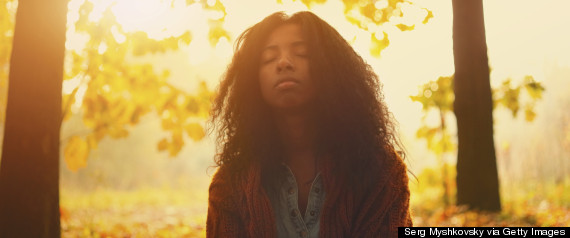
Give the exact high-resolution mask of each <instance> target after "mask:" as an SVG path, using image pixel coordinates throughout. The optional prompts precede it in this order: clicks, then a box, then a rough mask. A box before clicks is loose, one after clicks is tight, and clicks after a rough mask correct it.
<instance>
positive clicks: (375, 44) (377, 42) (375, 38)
mask: <svg viewBox="0 0 570 238" xmlns="http://www.w3.org/2000/svg"><path fill="white" fill-rule="evenodd" d="M382 34H383V36H382V37H380V36H379V35H378V33H374V34H372V36H371V39H370V40H371V43H372V45H371V46H370V55H372V56H374V57H380V53H381V52H382V50H384V49H385V48H386V47H388V45H390V40H388V34H387V33H386V32H383V33H382Z"/></svg>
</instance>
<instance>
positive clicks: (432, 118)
mask: <svg viewBox="0 0 570 238" xmlns="http://www.w3.org/2000/svg"><path fill="white" fill-rule="evenodd" d="M253 4H255V5H253ZM264 4H265V5H264ZM432 4H433V6H438V8H436V9H432V8H430V4H428V3H424V2H420V1H411V0H378V1H358V0H343V1H335V0H300V1H284V0H276V1H265V2H264V3H262V2H252V1H249V2H247V3H242V4H238V3H235V2H232V1H222V0H156V1H154V0H144V1H129V0H124V1H119V0H71V1H70V2H69V13H68V23H67V24H68V26H67V42H66V49H67V50H66V62H65V68H64V70H65V77H64V79H63V92H62V95H63V102H62V115H63V122H62V123H63V124H62V125H63V126H62V133H61V144H62V148H61V157H62V158H61V159H62V163H61V182H60V184H61V190H62V191H61V219H62V231H63V234H64V236H66V237H124V236H143V237H144V236H155V237H201V236H204V224H205V214H206V206H207V202H206V201H207V186H208V184H209V179H210V178H211V175H212V174H213V171H214V169H213V167H211V166H212V165H213V162H212V161H213V160H212V158H213V155H214V154H215V149H214V148H213V141H212V140H211V139H210V138H209V137H208V136H206V135H207V133H206V132H207V130H206V129H207V127H206V124H207V123H206V119H207V117H208V111H209V107H210V101H211V99H212V97H213V95H215V87H216V83H217V80H218V79H219V77H220V75H221V74H222V73H223V70H224V69H225V66H226V65H227V63H228V60H229V58H230V57H231V44H230V42H233V40H234V39H235V37H236V35H237V34H239V32H241V31H243V30H244V29H245V28H246V27H248V26H250V25H251V24H253V23H255V22H256V21H259V20H260V16H265V15H267V14H269V13H270V12H271V11H272V10H286V11H298V10H306V9H309V10H313V11H315V12H317V13H319V12H325V11H326V10H327V9H329V8H330V9H332V8H334V9H340V11H339V12H340V13H342V14H343V15H344V18H343V19H340V18H338V14H337V15H335V13H331V14H330V15H332V16H334V17H330V18H325V20H327V21H329V22H330V23H331V24H332V25H333V26H339V32H341V34H343V36H345V37H346V38H347V40H348V41H349V42H351V44H353V46H354V47H355V49H356V50H357V51H358V52H359V53H360V54H362V55H363V57H364V58H365V60H367V62H369V63H370V64H371V65H372V66H373V67H374V68H375V70H376V72H378V73H379V75H380V77H381V80H382V81H383V83H384V86H385V87H384V91H385V94H386V100H387V102H388V104H389V107H390V108H391V110H393V111H394V114H395V116H396V118H397V119H398V120H399V121H400V124H401V127H402V128H401V130H402V132H401V134H402V139H403V141H404V143H405V145H406V147H407V148H408V150H409V153H408V156H409V158H410V159H409V160H408V163H409V164H410V166H411V169H412V171H413V172H414V173H415V174H416V176H417V180H416V179H413V178H412V180H411V183H410V187H411V189H412V211H413V214H414V221H415V224H416V225H419V226H448V225H449V226H507V225H508V226H519V225H520V226H522V225H531V226H569V225H570V217H569V215H568V214H570V213H569V212H568V208H569V207H570V193H569V192H567V191H570V178H569V176H568V174H569V171H570V169H569V168H570V97H568V88H570V83H568V80H565V79H567V77H568V76H570V63H568V62H564V61H563V60H559V61H557V62H554V63H552V62H550V63H548V64H544V65H541V67H543V71H541V72H542V73H536V71H533V70H532V69H526V68H520V67H519V68H518V70H517V72H514V71H512V72H511V71H509V70H512V69H502V68H500V67H499V66H494V63H493V62H494V61H493V60H494V59H495V58H493V56H494V55H493V54H494V52H497V51H500V50H494V48H493V47H494V43H493V42H494V39H496V38H493V29H492V28H489V27H488V29H489V30H488V33H489V34H488V35H489V36H490V37H489V38H488V42H489V48H490V60H491V66H493V67H494V70H493V71H495V70H496V71H500V72H502V73H497V74H495V73H494V72H493V71H492V72H491V78H492V81H493V82H492V86H493V89H492V93H493V105H494V108H495V128H496V137H495V138H496V140H495V141H496V151H497V163H498V166H499V174H500V177H501V195H502V198H501V199H502V204H503V207H504V209H503V211H502V212H501V213H498V214H497V213H493V214H491V213H489V214H486V213H477V212H473V211H467V210H465V208H463V207H457V206H454V205H453V204H454V202H455V200H454V199H455V193H456V189H455V176H456V174H455V159H456V158H455V157H456V153H457V145H456V143H457V142H456V129H455V118H454V116H453V113H452V112H453V100H454V95H453V78H454V77H453V75H452V73H453V72H452V71H451V72H449V71H445V70H440V71H439V72H436V73H435V75H426V76H423V77H422V78H420V79H412V78H413V77H410V76H409V71H414V69H416V70H418V71H422V68H421V67H422V64H428V63H429V62H426V60H424V62H419V63H418V62H416V61H415V59H414V58H415V57H418V58H420V57H421V56H419V54H420V53H419V50H424V49H418V48H415V46H414V45H412V44H409V43H402V44H407V45H406V46H404V48H402V46H398V45H397V44H398V43H399V42H406V39H407V38H406V37H408V38H413V37H414V36H413V35H412V34H411V33H413V32H422V31H424V30H423V29H427V28H424V26H425V27H428V26H429V25H430V24H432V23H431V22H432V21H436V20H440V21H447V22H449V21H450V18H449V17H448V16H449V14H448V15H446V13H445V11H446V10H447V11H448V10H449V9H446V8H442V7H441V5H442V4H441V3H440V4H439V5H438V4H434V3H432ZM445 4H447V5H451V4H450V3H445ZM17 5H18V4H17V1H16V0H1V1H0V124H2V125H3V124H4V117H5V114H4V113H5V105H6V100H7V97H6V96H7V93H6V92H7V85H8V81H7V79H8V69H9V59H10V52H11V42H12V37H13V29H14V24H15V23H14V17H15V13H16V9H17ZM256 7H258V8H260V9H262V8H264V9H265V11H263V13H255V14H254V13H252V12H251V11H252V9H255V8H256ZM179 9H181V10H179ZM436 10H438V11H439V12H437V11H436ZM448 12H449V11H448ZM438 13H439V14H440V15H438ZM129 14H131V15H129ZM137 14H138V15H137ZM240 14H241V15H240ZM248 15H254V16H251V19H250V18H247V16H248ZM323 16H327V15H326V14H323ZM446 16H447V17H448V18H446ZM239 17H241V18H243V19H244V20H243V21H241V22H239V24H238V23H236V22H237V21H236V18H239ZM159 18H164V19H166V20H164V21H159V20H157V19H159ZM339 19H340V20H339ZM486 22H491V23H489V24H499V23H493V22H492V19H491V20H489V21H487V20H486ZM433 24H441V23H437V22H436V23H433ZM448 25H450V23H448ZM145 26H152V27H154V28H152V29H150V28H145ZM447 31H449V32H447V33H446V34H448V35H447V37H448V38H449V37H450V36H451V34H450V31H451V28H448V29H447ZM556 31H558V30H556ZM418 34H419V33H418ZM428 34H429V33H428ZM437 34H441V33H432V35H437ZM423 36H426V35H425V33H424V35H423ZM564 37H566V36H564ZM564 37H562V38H564ZM414 40H416V41H414V42H415V43H414V44H417V45H421V46H423V47H430V45H429V43H430V41H433V40H430V39H429V38H422V39H414ZM420 42H421V43H420ZM204 43H206V44H204ZM425 44H427V45H425ZM543 44H546V43H543ZM393 45H395V46H393ZM398 47H399V48H398ZM448 47H451V46H450V45H448ZM391 48H393V49H398V50H400V51H395V53H391V52H390V50H391ZM402 49H405V50H406V51H403V50H402ZM427 50H428V49H426V51H427ZM493 50H494V51H493ZM515 50H518V51H522V49H515ZM561 51H564V49H561ZM566 52H567V51H566ZM507 53H508V52H507ZM507 53H506V54H507ZM567 53H568V52H567ZM438 54H441V55H434V54H431V55H429V56H428V57H429V58H428V59H431V60H433V61H441V62H449V60H447V61H446V59H449V58H450V55H449V53H443V52H442V53H438ZM444 54H447V55H445V56H442V55H444ZM205 55H215V57H214V58H211V57H210V58H209V57H207V56H205ZM567 55H570V54H567ZM497 58H498V57H497ZM440 59H441V60H440ZM383 60H392V61H395V62H396V63H399V64H401V65H402V66H401V67H400V68H397V69H395V70H394V71H395V72H396V73H394V74H392V75H389V74H387V73H385V72H391V70H392V69H390V68H389V67H386V68H382V66H378V65H382V64H384V65H390V64H389V63H387V62H386V61H383ZM498 61H499V60H497V62H498ZM499 65H500V64H499ZM452 66H453V65H450V67H452ZM195 72H199V73H195ZM505 72H506V73H505ZM394 75H396V76H394ZM406 75H408V76H406ZM442 75H451V76H442ZM400 77H401V78H400ZM434 78H437V80H433V79H434ZM537 78H539V79H537ZM414 80H415V81H414ZM411 82H421V83H411ZM418 85H419V86H418ZM404 88H405V89H404ZM415 90H417V93H414V92H413V91H415ZM393 91H397V92H398V93H397V94H396V93H392V92H393ZM403 92H404V93H403ZM401 94H403V95H401ZM393 98H397V99H393ZM410 99H411V100H410ZM549 106H550V107H549ZM521 112H522V113H523V114H524V119H525V120H520V118H518V115H519V114H520V113H521ZM531 122H532V123H531ZM0 132H3V126H2V127H0ZM2 134H3V133H2ZM521 135H523V136H521ZM0 141H1V136H0ZM168 158H170V159H168ZM545 161H548V162H545ZM416 166H417V167H416Z"/></svg>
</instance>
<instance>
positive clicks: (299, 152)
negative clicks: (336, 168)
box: [274, 112, 316, 165]
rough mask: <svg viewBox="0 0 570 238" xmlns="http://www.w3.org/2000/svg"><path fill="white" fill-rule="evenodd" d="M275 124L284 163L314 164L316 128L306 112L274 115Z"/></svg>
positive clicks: (311, 117)
mask: <svg viewBox="0 0 570 238" xmlns="http://www.w3.org/2000/svg"><path fill="white" fill-rule="evenodd" d="M274 118H275V122H276V125H277V129H278V132H279V136H280V138H281V143H282V144H283V149H284V152H285V162H286V163H288V164H290V165H293V164H298V163H302V164H305V163H311V164H314V158H315V147H316V126H315V122H314V119H313V118H314V117H313V116H312V115H311V114H310V113H308V112H297V113H290V112H289V113H283V112H275V113H274Z"/></svg>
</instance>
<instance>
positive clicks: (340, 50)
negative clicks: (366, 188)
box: [210, 11, 403, 184]
mask: <svg viewBox="0 0 570 238" xmlns="http://www.w3.org/2000/svg"><path fill="white" fill-rule="evenodd" d="M288 23H294V24H298V25H300V26H301V29H302V34H303V35H304V39H305V42H306V43H307V46H308V47H307V48H308V50H309V52H308V55H309V70H310V76H311V78H312V80H314V82H315V85H316V87H315V88H316V89H317V93H316V96H315V102H314V105H315V108H314V110H315V112H316V115H317V116H316V117H317V118H316V120H317V121H318V123H317V126H318V128H316V129H317V133H318V136H317V148H316V149H317V154H318V155H328V158H329V159H330V160H331V161H332V163H333V164H335V165H336V166H334V167H335V168H336V172H335V176H344V177H345V178H346V181H348V182H349V183H350V184H355V183H358V181H359V179H361V178H363V177H362V176H370V175H371V173H375V172H374V171H371V169H370V168H371V167H374V166H371V165H381V164H382V163H383V161H386V160H388V159H394V158H399V157H398V156H396V153H395V151H398V153H399V154H400V156H401V157H403V147H402V146H401V143H400V142H399V139H398V136H397V134H396V130H395V120H394V119H393V116H392V115H391V113H389V111H388V109H387V107H386V104H385V102H384V98H383V95H382V93H381V90H382V85H381V84H380V82H379V80H378V76H377V75H376V74H375V73H374V72H373V70H372V68H371V66H370V65H368V64H367V63H366V62H365V61H364V60H363V59H362V58H361V57H360V56H359V55H358V54H357V53H356V52H355V51H354V50H353V48H352V47H351V46H350V45H349V43H348V42H347V41H346V40H345V39H344V38H343V37H342V36H341V35H340V34H339V33H338V32H337V31H336V30H335V29H334V28H333V27H332V26H330V25H329V24H328V23H326V22H325V21H323V20H322V19H320V18H319V17H318V16H316V15H315V14H313V13H311V12H306V11H304V12H298V13H295V14H293V15H291V16H287V15H286V14H284V13H282V12H277V13H274V14H272V15H270V16H268V17H266V18H265V19H263V20H262V21H261V22H259V23H257V24H255V25H254V26H252V27H250V28H248V29H247V30H246V31H245V32H243V33H242V34H241V35H240V36H239V38H238V39H237V42H236V44H235V49H234V51H235V54H234V56H233V59H232V62H231V63H230V65H229V66H228V69H227V71H226V73H225V74H224V76H223V78H222V81H221V83H220V86H219V89H218V94H217V96H216V98H215V100H214V102H213V106H212V111H211V120H210V123H211V125H213V127H211V128H210V129H214V130H215V132H216V133H217V144H218V149H217V150H218V151H217V155H216V157H215V162H216V164H217V165H218V166H228V167H230V171H234V172H238V171H240V170H242V169H244V168H247V167H248V166H249V165H250V164H251V163H252V162H255V161H257V162H260V163H261V164H264V165H271V164H275V162H276V161H277V160H279V159H280V156H279V155H280V154H282V153H281V152H282V148H281V144H280V141H279V134H278V132H277V129H276V126H275V124H274V121H273V117H272V114H271V109H270V107H269V106H268V105H267V104H266V103H265V101H264V100H263V98H262V95H261V90H260V86H259V76H258V74H259V67H260V63H259V62H260V60H259V57H260V54H261V51H262V46H263V45H264V43H265V41H266V40H267V38H268V36H269V34H270V33H271V32H272V31H273V30H274V29H276V28H277V27H279V26H281V25H283V24H288ZM376 173H377V172H376Z"/></svg>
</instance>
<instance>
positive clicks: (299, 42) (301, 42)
mask: <svg viewBox="0 0 570 238" xmlns="http://www.w3.org/2000/svg"><path fill="white" fill-rule="evenodd" d="M304 45H306V42H305V41H303V40H298V41H294V42H293V43H291V46H292V47H298V46H304ZM275 49H277V46H276V45H269V46H266V47H265V48H263V50H261V52H264V51H266V50H275Z"/></svg>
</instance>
